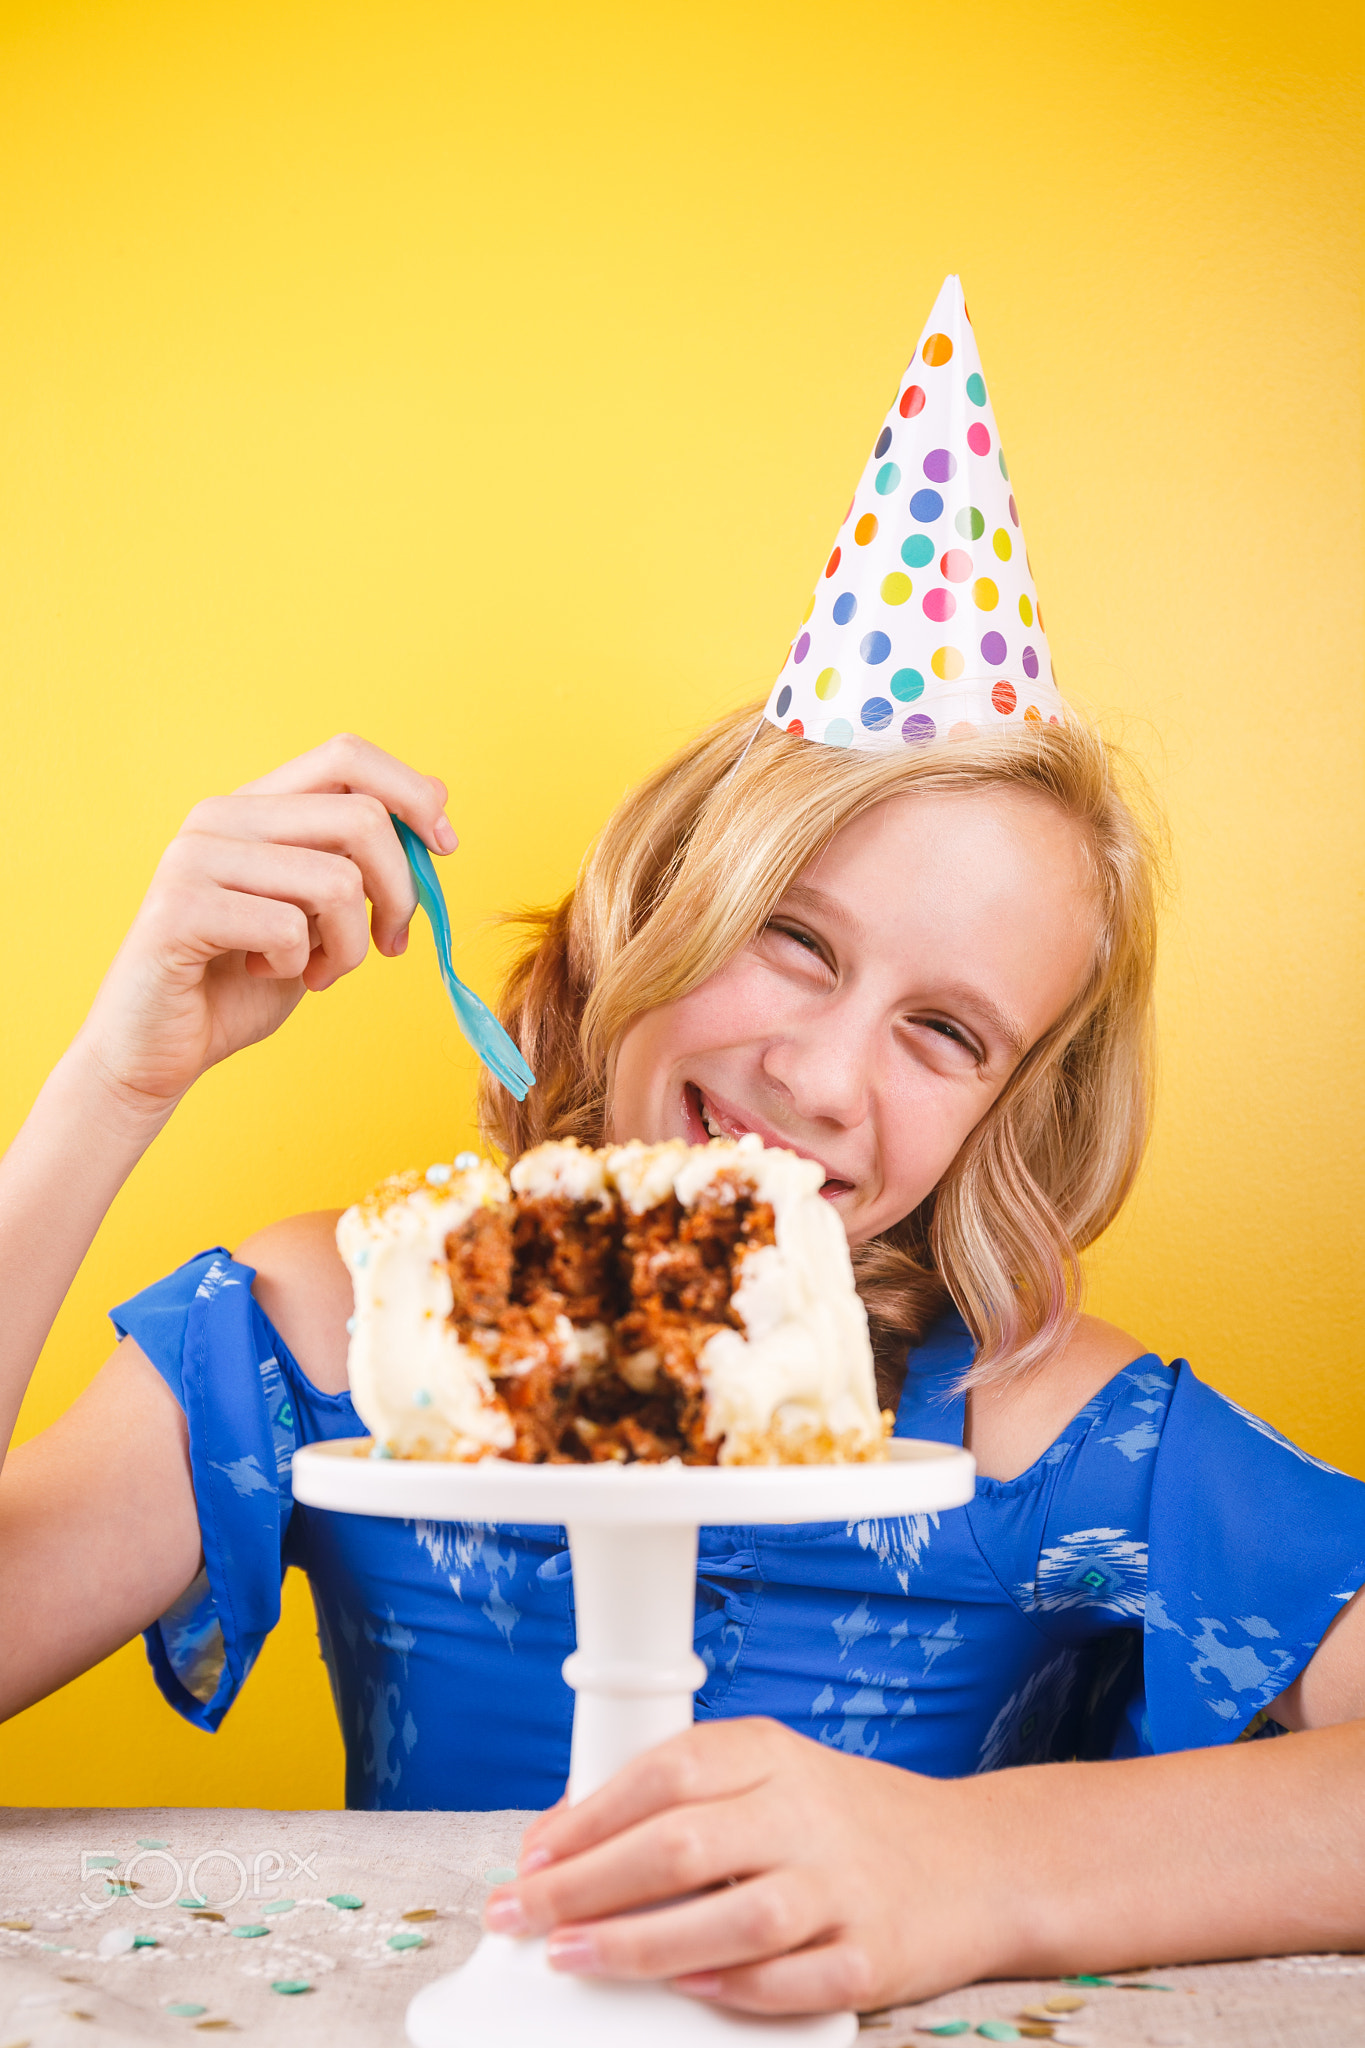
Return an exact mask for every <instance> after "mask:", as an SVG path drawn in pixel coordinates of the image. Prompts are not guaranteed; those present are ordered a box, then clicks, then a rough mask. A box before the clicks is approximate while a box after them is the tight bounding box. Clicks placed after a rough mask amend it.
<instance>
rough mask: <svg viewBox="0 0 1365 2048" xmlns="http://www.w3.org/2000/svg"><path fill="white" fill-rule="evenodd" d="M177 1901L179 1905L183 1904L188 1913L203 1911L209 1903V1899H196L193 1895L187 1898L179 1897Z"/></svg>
mask: <svg viewBox="0 0 1365 2048" xmlns="http://www.w3.org/2000/svg"><path fill="white" fill-rule="evenodd" d="M175 1903H176V1905H177V1906H183V1907H184V1908H185V1911H186V1912H187V1913H202V1912H203V1910H204V1908H205V1906H207V1904H208V1900H207V1899H196V1898H193V1897H191V1898H185V1899H177V1900H176V1902H175Z"/></svg>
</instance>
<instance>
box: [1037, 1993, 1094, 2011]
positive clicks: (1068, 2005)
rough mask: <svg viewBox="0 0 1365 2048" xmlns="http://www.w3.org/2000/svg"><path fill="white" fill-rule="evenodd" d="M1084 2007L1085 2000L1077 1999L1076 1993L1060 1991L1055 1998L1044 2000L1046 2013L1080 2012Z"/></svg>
mask: <svg viewBox="0 0 1365 2048" xmlns="http://www.w3.org/2000/svg"><path fill="white" fill-rule="evenodd" d="M1084 2006H1085V2000H1084V1999H1083V1998H1079V1997H1077V1995H1076V1993H1075V1992H1074V1991H1059V1992H1058V1993H1057V1996H1056V1997H1055V1998H1045V1999H1044V2000H1043V2011H1044V2012H1080V2011H1082V2010H1083V2008H1084Z"/></svg>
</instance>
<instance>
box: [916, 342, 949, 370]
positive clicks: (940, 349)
mask: <svg viewBox="0 0 1365 2048" xmlns="http://www.w3.org/2000/svg"><path fill="white" fill-rule="evenodd" d="M920 354H921V355H922V356H923V357H924V360H925V362H926V363H927V364H928V365H929V368H930V369H931V370H941V369H942V368H943V365H944V364H945V363H950V362H951V361H952V359H953V344H952V342H951V341H950V340H949V339H948V337H947V335H946V334H931V335H930V336H929V339H928V340H927V341H926V342H925V344H924V347H923V348H922V349H921V350H920Z"/></svg>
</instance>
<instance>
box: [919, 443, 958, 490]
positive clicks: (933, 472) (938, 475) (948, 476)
mask: <svg viewBox="0 0 1365 2048" xmlns="http://www.w3.org/2000/svg"><path fill="white" fill-rule="evenodd" d="M924 474H925V475H926V476H927V477H928V479H929V481H930V483H931V484H946V483H951V482H952V479H953V478H954V477H955V476H956V475H957V457H956V456H955V455H954V454H953V451H952V449H951V448H931V449H930V450H929V453H928V454H927V455H926V456H925V458H924Z"/></svg>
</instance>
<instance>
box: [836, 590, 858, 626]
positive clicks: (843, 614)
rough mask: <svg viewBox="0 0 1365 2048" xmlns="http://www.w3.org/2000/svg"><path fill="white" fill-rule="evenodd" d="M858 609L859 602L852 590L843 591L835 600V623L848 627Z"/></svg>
mask: <svg viewBox="0 0 1365 2048" xmlns="http://www.w3.org/2000/svg"><path fill="white" fill-rule="evenodd" d="M857 609H858V600H857V598H856V597H855V596H854V595H853V592H852V591H851V590H841V591H840V592H839V595H838V596H837V597H836V598H835V600H834V623H835V625H836V626H846V625H847V624H848V622H849V620H850V619H851V618H852V617H853V614H854V613H855V612H856V611H857Z"/></svg>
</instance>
